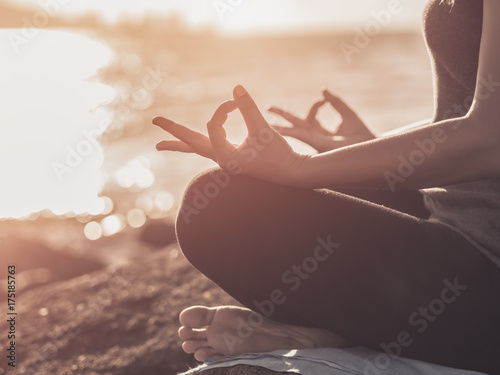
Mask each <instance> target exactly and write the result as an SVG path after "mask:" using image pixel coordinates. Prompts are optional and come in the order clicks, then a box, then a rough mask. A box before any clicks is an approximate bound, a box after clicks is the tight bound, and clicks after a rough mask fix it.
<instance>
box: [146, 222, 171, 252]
mask: <svg viewBox="0 0 500 375" xmlns="http://www.w3.org/2000/svg"><path fill="white" fill-rule="evenodd" d="M139 240H140V241H141V242H143V243H145V244H148V245H150V246H152V247H154V248H162V247H164V246H167V245H170V244H172V243H175V242H177V237H176V235H175V226H174V223H173V222H171V221H165V220H150V221H148V222H147V223H146V225H144V227H143V228H142V230H141V234H140V236H139Z"/></svg>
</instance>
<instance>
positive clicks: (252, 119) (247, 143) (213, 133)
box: [153, 85, 373, 185]
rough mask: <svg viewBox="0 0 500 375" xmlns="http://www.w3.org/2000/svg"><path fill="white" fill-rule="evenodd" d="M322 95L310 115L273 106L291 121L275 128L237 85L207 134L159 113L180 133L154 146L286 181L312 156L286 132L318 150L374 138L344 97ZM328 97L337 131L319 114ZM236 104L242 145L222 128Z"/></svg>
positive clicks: (158, 119)
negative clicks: (300, 115)
mask: <svg viewBox="0 0 500 375" xmlns="http://www.w3.org/2000/svg"><path fill="white" fill-rule="evenodd" d="M324 95H325V99H324V100H323V101H321V102H318V103H315V104H314V105H313V107H312V109H311V111H310V113H309V115H308V117H307V119H306V120H300V119H299V118H298V117H295V116H293V115H291V114H289V113H288V112H285V111H283V110H280V109H277V108H271V109H270V111H271V112H273V113H276V114H278V115H280V116H282V117H284V118H286V119H287V120H288V121H290V122H291V124H292V126H293V127H291V128H285V127H274V128H273V127H271V126H270V125H269V124H268V122H267V121H266V120H265V119H264V117H263V116H262V113H261V112H260V111H259V109H258V107H257V105H256V104H255V102H254V101H253V99H252V98H251V96H250V95H249V94H248V92H247V91H246V90H245V89H244V88H243V87H242V86H240V85H238V86H236V87H235V88H234V91H233V96H234V100H228V101H226V102H224V103H222V104H221V105H220V106H219V107H218V108H217V110H216V111H215V113H214V115H213V116H212V118H211V119H210V121H209V122H208V123H207V130H208V137H207V136H206V135H204V134H201V133H198V132H195V131H193V130H190V129H189V128H187V127H185V126H183V125H179V124H177V123H175V122H173V121H171V120H168V119H166V118H163V117H155V118H154V119H153V124H155V125H158V126H160V127H161V128H162V129H164V130H166V131H167V132H169V133H170V134H172V135H173V136H174V137H176V138H178V140H176V141H161V142H159V143H158V144H157V145H156V148H157V149H158V150H159V151H163V150H170V151H180V152H186V153H196V154H198V155H201V156H204V157H206V158H209V159H212V160H214V161H215V162H217V163H218V164H219V166H220V167H222V168H225V169H230V170H237V171H238V173H242V174H245V175H249V176H253V177H257V178H261V179H264V180H267V181H271V182H275V183H280V184H285V185H286V184H289V182H290V181H292V180H293V179H294V177H295V171H296V170H297V168H298V167H299V166H300V164H301V163H302V162H303V161H304V160H305V159H306V158H307V157H308V155H305V154H300V153H297V152H296V151H294V150H293V148H292V147H291V146H290V145H289V144H288V142H287V141H286V140H285V139H284V138H283V136H282V135H289V136H293V137H296V138H298V139H300V140H302V141H304V142H307V143H309V144H311V145H312V146H313V147H315V148H316V149H317V150H318V151H327V150H329V149H333V148H336V147H342V146H345V145H347V144H352V143H355V142H360V141H364V140H368V139H372V138H373V135H372V134H371V133H370V131H369V130H368V129H367V128H366V127H365V126H364V124H363V123H362V121H361V120H360V119H359V117H357V115H356V114H355V113H354V112H353V111H352V110H351V109H350V108H349V107H347V105H346V104H345V103H344V102H342V101H341V100H340V99H339V98H337V97H335V96H333V95H332V94H330V93H328V92H327V91H325V92H324ZM326 102H329V103H331V104H332V105H333V106H334V107H335V108H336V109H337V110H338V111H339V113H340V114H341V116H342V117H343V121H342V123H341V125H340V126H339V127H338V129H337V131H336V132H329V131H328V130H326V129H324V128H322V127H321V125H320V124H319V122H318V121H317V120H316V119H315V116H316V114H317V112H318V110H319V108H320V107H321V106H322V105H323V104H325V103H326ZM236 109H239V111H240V112H241V114H242V116H243V119H244V120H245V123H246V126H247V129H248V135H247V137H246V138H245V140H244V141H243V142H242V143H241V144H240V145H234V144H232V143H230V142H229V141H228V140H227V139H226V132H225V130H224V123H225V122H226V120H227V118H228V114H229V113H231V112H233V111H234V110H236ZM288 129H289V130H288ZM280 133H281V134H280ZM322 137H323V139H322ZM320 143H321V144H322V145H321V146H320V145H319V144H320ZM326 145H329V146H330V147H327V146H326Z"/></svg>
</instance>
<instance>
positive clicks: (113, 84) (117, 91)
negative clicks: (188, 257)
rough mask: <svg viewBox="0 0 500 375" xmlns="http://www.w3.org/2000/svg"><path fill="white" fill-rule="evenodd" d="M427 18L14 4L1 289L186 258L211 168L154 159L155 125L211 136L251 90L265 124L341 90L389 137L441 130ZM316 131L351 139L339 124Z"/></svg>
mask: <svg viewBox="0 0 500 375" xmlns="http://www.w3.org/2000/svg"><path fill="white" fill-rule="evenodd" d="M424 5H425V1H414V0H401V1H398V0H389V1H384V0H357V1H344V0H310V1H307V2H306V1H301V0H271V1H269V0H267V1H266V0H251V1H250V0H220V1H204V0H172V1H156V0H143V1H132V0H120V1H118V0H106V1H98V0H1V1H0V27H1V29H0V52H1V54H0V56H1V57H0V85H1V86H0V87H1V89H0V108H1V111H0V178H1V182H2V183H1V184H0V256H1V260H0V279H2V281H1V282H2V285H4V284H3V283H4V282H6V281H5V280H3V279H6V277H7V273H6V269H7V265H8V264H16V265H17V270H18V273H17V277H18V279H17V280H18V283H17V287H18V292H20V293H23V292H25V291H28V290H29V289H33V288H36V287H40V286H42V285H46V284H50V283H56V282H58V283H61V282H63V281H65V280H69V279H71V278H73V277H75V276H78V275H83V274H87V273H89V272H92V271H96V270H98V269H101V268H103V267H105V266H112V267H116V266H120V265H122V264H129V263H130V262H132V261H133V260H135V259H140V258H141V257H144V256H147V255H148V254H152V253H154V252H156V251H159V250H165V249H166V248H167V247H168V246H170V247H168V249H170V250H169V251H170V256H171V257H173V258H175V257H177V255H178V254H179V251H178V249H176V248H172V247H171V246H172V244H175V236H174V229H173V224H172V223H173V219H174V218H175V214H176V209H177V207H178V205H179V200H180V197H181V195H182V192H183V190H184V188H185V186H186V184H187V183H188V182H189V180H190V179H191V178H192V177H193V176H194V175H195V174H197V173H199V172H200V171H202V170H204V169H206V168H208V167H211V166H214V163H213V162H211V161H209V160H204V159H202V158H201V157H199V156H197V155H185V154H176V153H168V152H163V153H160V152H157V151H156V150H155V144H156V143H157V142H158V141H160V140H162V139H170V138H169V136H168V135H167V134H166V133H164V132H162V131H161V130H160V129H158V128H156V127H153V126H152V125H151V119H152V118H153V117H154V116H157V115H162V116H165V117H168V118H170V119H172V120H174V121H176V122H179V123H181V124H184V125H187V126H189V127H191V128H193V129H195V130H198V131H204V128H205V124H206V122H207V120H208V119H209V118H210V117H211V115H212V113H213V111H214V109H215V108H216V107H217V106H218V104H219V103H220V102H222V101H224V100H227V99H229V98H231V93H232V88H233V87H234V86H235V85H236V84H243V85H244V86H245V87H246V88H247V89H248V90H249V91H250V93H251V94H252V95H253V97H254V99H255V100H256V102H257V103H258V105H259V106H260V108H261V110H263V111H265V109H266V106H268V105H276V106H280V107H282V108H285V109H288V110H289V111H292V112H294V113H296V114H298V115H305V114H306V112H307V110H308V108H309V106H310V105H311V104H312V103H313V102H314V101H315V100H316V99H318V98H319V96H320V92H321V90H322V89H323V88H329V89H330V90H331V91H332V92H334V93H336V94H338V95H340V96H341V97H342V98H344V99H345V100H346V101H347V102H348V103H349V104H350V105H351V106H352V107H353V108H354V109H355V110H356V111H357V112H358V113H359V114H360V116H361V117H362V118H363V119H364V120H365V122H366V123H367V124H368V126H369V127H370V128H371V129H372V130H373V131H374V132H375V133H377V134H380V133H383V132H384V131H388V130H391V129H394V128H396V127H399V126H403V125H406V124H409V123H412V122H415V121H419V120H422V119H425V118H429V117H431V115H432V103H433V101H432V76H431V67H430V63H429V61H428V57H427V51H426V47H425V44H424V41H423V38H422V35H421V25H420V21H421V14H422V10H423V7H424ZM319 116H320V119H321V121H322V122H323V123H324V124H325V126H327V127H329V128H331V129H333V128H335V126H336V125H337V124H338V116H337V114H336V113H335V112H334V111H333V110H331V109H328V108H325V109H323V110H322V111H321V112H320V115H319ZM266 117H267V118H268V120H269V122H270V123H279V124H284V122H283V121H282V120H280V119H278V118H276V117H275V116H273V115H271V114H268V113H266ZM226 128H227V131H228V136H229V138H230V140H231V141H233V142H238V141H240V140H242V139H243V137H244V136H245V127H244V124H243V122H242V120H241V118H240V117H239V115H238V114H234V115H232V116H231V118H230V120H229V121H228V124H227V127H226ZM290 142H291V143H292V145H293V146H294V147H296V148H297V149H299V150H301V151H303V152H313V151H312V149H310V148H309V147H308V146H306V145H304V144H301V143H300V142H299V141H296V140H290ZM5 298H6V296H5V295H3V294H2V295H0V300H2V299H5ZM20 298H21V299H22V296H21V297H20ZM44 314H45V315H47V311H45V310H42V313H40V315H41V316H44Z"/></svg>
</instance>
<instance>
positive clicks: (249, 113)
mask: <svg viewBox="0 0 500 375" xmlns="http://www.w3.org/2000/svg"><path fill="white" fill-rule="evenodd" d="M233 96H234V100H235V102H236V104H237V105H238V108H239V110H240V112H241V114H242V116H243V119H244V120H245V124H246V125H247V129H248V133H250V134H255V133H257V132H258V131H259V130H261V129H266V128H269V127H270V126H269V124H268V123H267V121H266V119H265V118H264V116H262V113H261V112H260V111H259V108H258V107H257V104H255V102H254V100H253V99H252V97H251V96H250V94H249V93H248V92H247V90H246V89H245V88H244V87H243V86H241V85H237V86H236V87H235V88H234V90H233Z"/></svg>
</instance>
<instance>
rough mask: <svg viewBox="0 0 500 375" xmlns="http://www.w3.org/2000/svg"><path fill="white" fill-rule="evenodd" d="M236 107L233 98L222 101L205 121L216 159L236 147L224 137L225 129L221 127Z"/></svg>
mask: <svg viewBox="0 0 500 375" xmlns="http://www.w3.org/2000/svg"><path fill="white" fill-rule="evenodd" d="M236 108H237V106H236V103H235V102H234V100H228V101H226V102H224V103H222V104H221V105H220V106H219V107H218V108H217V109H216V111H215V113H214V114H213V116H212V118H211V119H210V121H209V122H208V123H207V129H208V136H209V137H210V142H211V143H212V147H213V150H214V152H215V156H216V157H217V160H222V159H223V158H224V157H225V156H227V155H229V154H231V153H232V152H234V150H235V149H236V148H235V147H234V145H233V144H232V143H230V142H229V141H228V140H227V139H226V131H225V130H224V127H223V125H224V123H225V122H226V120H227V117H228V114H229V113H231V112H232V111H234V110H235V109H236Z"/></svg>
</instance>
